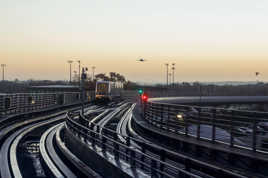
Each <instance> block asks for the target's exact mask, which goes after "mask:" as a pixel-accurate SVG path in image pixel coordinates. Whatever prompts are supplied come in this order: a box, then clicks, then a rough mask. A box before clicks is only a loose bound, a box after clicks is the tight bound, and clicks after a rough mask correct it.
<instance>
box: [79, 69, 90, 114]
mask: <svg viewBox="0 0 268 178" xmlns="http://www.w3.org/2000/svg"><path fill="white" fill-rule="evenodd" d="M87 71H88V69H87V67H83V68H82V75H81V79H82V82H81V102H82V103H81V104H82V115H84V108H85V94H86V92H85V80H86V78H87V73H86V72H87Z"/></svg>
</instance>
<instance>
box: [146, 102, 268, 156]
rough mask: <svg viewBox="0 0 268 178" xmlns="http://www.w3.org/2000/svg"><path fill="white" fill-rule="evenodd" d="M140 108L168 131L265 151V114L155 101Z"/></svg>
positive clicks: (148, 120) (212, 141)
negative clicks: (263, 144) (263, 145)
mask: <svg viewBox="0 0 268 178" xmlns="http://www.w3.org/2000/svg"><path fill="white" fill-rule="evenodd" d="M142 107H143V108H142V110H143V116H144V118H145V120H146V121H147V122H148V123H150V124H152V125H154V126H156V127H158V128H160V129H163V130H166V131H168V132H172V133H175V134H179V135H185V136H192V137H195V138H196V139H203V140H207V141H210V142H211V143H223V144H227V145H229V146H230V147H239V148H243V149H248V150H252V151H253V152H256V151H258V152H262V153H264V152H266V151H267V150H265V149H264V148H262V147H261V145H262V143H264V141H266V140H267V142H268V137H267V135H266V134H267V133H268V132H267V130H266V129H268V124H267V123H268V113H265V112H254V111H241V110H229V109H221V108H214V107H198V106H187V105H177V104H167V103H156V102H146V103H144V104H143V106H142ZM266 124H267V128H265V125H266ZM266 153H268V152H266Z"/></svg>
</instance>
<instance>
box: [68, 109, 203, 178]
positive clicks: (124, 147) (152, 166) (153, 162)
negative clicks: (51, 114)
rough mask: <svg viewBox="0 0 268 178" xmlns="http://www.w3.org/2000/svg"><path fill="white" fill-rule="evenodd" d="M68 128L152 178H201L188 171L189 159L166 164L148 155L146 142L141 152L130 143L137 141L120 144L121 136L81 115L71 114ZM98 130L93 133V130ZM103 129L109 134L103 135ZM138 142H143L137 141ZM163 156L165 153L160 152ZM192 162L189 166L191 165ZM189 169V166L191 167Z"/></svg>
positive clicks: (161, 158)
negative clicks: (89, 123) (181, 163)
mask: <svg viewBox="0 0 268 178" xmlns="http://www.w3.org/2000/svg"><path fill="white" fill-rule="evenodd" d="M66 125H67V128H68V129H70V130H71V131H72V132H73V133H74V134H76V135H78V136H79V137H80V138H81V139H82V140H84V141H85V143H91V144H92V146H93V147H96V146H97V147H99V148H101V149H102V151H103V152H106V151H108V152H109V153H111V154H113V155H114V158H115V159H116V160H119V159H120V160H123V161H125V162H127V163H128V164H129V165H130V166H131V168H135V169H140V170H142V171H144V172H145V173H146V174H148V175H150V176H151V177H167V178H171V177H177V178H179V177H187V178H199V177H200V176H197V175H195V174H192V173H191V172H188V171H187V170H190V169H191V167H190V166H191V164H190V160H188V159H185V160H183V161H184V163H185V164H184V165H181V167H176V166H175V165H174V164H170V163H167V162H165V157H163V156H159V155H158V156H156V157H153V156H149V155H148V154H146V153H147V151H149V150H148V146H149V145H146V144H145V143H141V145H143V146H142V148H141V150H140V151H138V150H136V149H134V148H133V147H131V146H130V144H131V140H134V138H131V137H128V136H123V135H121V136H122V137H123V138H125V139H126V143H122V142H120V140H119V138H118V133H116V132H115V131H113V130H111V129H107V128H104V127H103V128H100V126H98V125H95V124H94V123H91V125H90V127H88V121H87V120H86V119H85V118H83V117H82V116H81V115H79V113H68V114H67V120H66ZM95 126H96V127H97V129H96V131H94V127H95ZM100 129H102V130H103V131H104V132H103V133H105V132H106V133H107V132H108V134H101V133H100ZM136 141H137V142H141V141H138V140H136ZM160 152H161V153H162V155H165V154H163V152H165V151H164V150H162V151H160ZM188 163H189V164H188ZM188 166H189V167H188Z"/></svg>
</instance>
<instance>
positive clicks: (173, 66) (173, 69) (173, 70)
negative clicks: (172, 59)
mask: <svg viewBox="0 0 268 178" xmlns="http://www.w3.org/2000/svg"><path fill="white" fill-rule="evenodd" d="M174 73H175V63H172V83H173V88H174V85H175V81H174V78H175V77H174Z"/></svg>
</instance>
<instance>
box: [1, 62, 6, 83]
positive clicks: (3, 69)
mask: <svg viewBox="0 0 268 178" xmlns="http://www.w3.org/2000/svg"><path fill="white" fill-rule="evenodd" d="M6 66H7V65H6V64H1V67H2V80H3V81H5V67H6Z"/></svg>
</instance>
